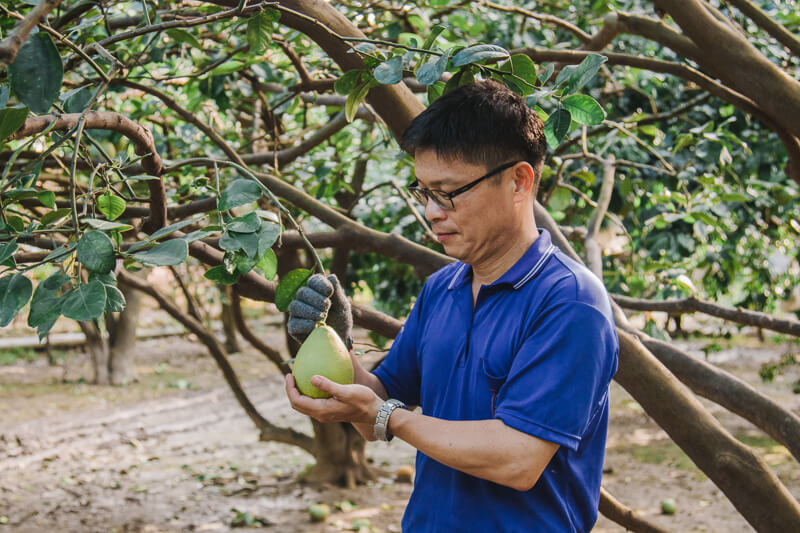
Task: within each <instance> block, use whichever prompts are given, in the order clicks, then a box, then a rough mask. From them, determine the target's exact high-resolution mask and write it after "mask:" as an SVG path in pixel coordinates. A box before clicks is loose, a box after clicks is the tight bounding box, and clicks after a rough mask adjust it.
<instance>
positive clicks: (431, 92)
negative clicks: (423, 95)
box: [428, 81, 445, 105]
mask: <svg viewBox="0 0 800 533" xmlns="http://www.w3.org/2000/svg"><path fill="white" fill-rule="evenodd" d="M444 88H445V84H444V82H441V81H437V82H436V83H434V84H433V85H429V86H428V105H431V104H432V103H434V102H435V101H436V100H438V99H439V97H440V96H442V93H443V92H444Z"/></svg>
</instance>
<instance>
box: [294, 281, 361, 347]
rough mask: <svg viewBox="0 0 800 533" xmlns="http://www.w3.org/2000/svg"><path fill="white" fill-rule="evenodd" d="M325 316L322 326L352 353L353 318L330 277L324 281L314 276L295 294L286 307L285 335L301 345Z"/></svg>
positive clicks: (336, 284)
mask: <svg viewBox="0 0 800 533" xmlns="http://www.w3.org/2000/svg"><path fill="white" fill-rule="evenodd" d="M326 312H327V313H328V317H327V319H326V320H325V322H326V323H327V324H328V325H329V326H330V327H332V328H333V329H334V330H335V331H336V333H338V334H339V336H340V337H341V338H342V340H343V341H344V344H345V346H347V349H348V350H352V349H353V315H352V313H351V312H350V302H349V301H348V300H347V295H346V294H345V293H344V289H343V288H342V286H341V284H340V283H339V279H338V278H337V277H336V276H335V275H334V274H331V275H330V276H328V278H327V279H326V278H325V276H323V275H322V274H314V275H313V276H311V277H310V278H308V283H307V284H306V286H305V287H301V288H300V290H299V291H297V296H295V299H294V301H292V303H290V304H289V321H288V324H287V330H288V331H289V335H291V336H292V337H294V338H295V339H296V340H297V341H298V342H303V341H304V340H305V338H306V337H308V335H309V334H310V333H311V332H312V331H313V330H314V328H315V327H316V325H317V322H320V321H321V320H322V319H323V318H324V317H325V313H326Z"/></svg>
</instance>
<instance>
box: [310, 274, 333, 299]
mask: <svg viewBox="0 0 800 533" xmlns="http://www.w3.org/2000/svg"><path fill="white" fill-rule="evenodd" d="M306 285H307V286H308V287H309V288H310V289H312V290H314V291H316V292H318V293H319V294H321V295H322V296H324V297H325V298H329V297H330V295H331V294H333V285H332V284H331V282H330V281H328V280H327V279H325V276H323V275H322V274H314V275H313V276H311V277H310V278H308V283H306Z"/></svg>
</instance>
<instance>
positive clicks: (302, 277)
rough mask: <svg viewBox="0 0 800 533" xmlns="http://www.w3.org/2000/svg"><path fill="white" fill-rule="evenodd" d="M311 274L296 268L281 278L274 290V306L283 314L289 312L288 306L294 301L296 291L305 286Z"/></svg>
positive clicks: (306, 270) (305, 269)
mask: <svg viewBox="0 0 800 533" xmlns="http://www.w3.org/2000/svg"><path fill="white" fill-rule="evenodd" d="M311 274H312V272H311V271H310V270H308V269H307V268H297V269H295V270H292V271H291V272H289V273H287V274H286V275H285V276H283V277H282V278H281V280H280V282H279V283H278V287H277V288H276V289H275V305H277V306H278V309H280V310H281V311H283V312H284V313H285V312H286V311H288V310H289V304H290V303H292V300H294V296H295V294H297V291H298V290H299V289H300V287H302V286H303V285H305V284H306V281H308V278H310V277H311Z"/></svg>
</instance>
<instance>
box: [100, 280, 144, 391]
mask: <svg viewBox="0 0 800 533" xmlns="http://www.w3.org/2000/svg"><path fill="white" fill-rule="evenodd" d="M133 275H136V274H133ZM119 290H120V291H122V294H123V295H124V296H125V309H124V310H123V311H122V312H121V313H120V314H119V316H117V318H116V320H115V321H114V328H113V331H112V335H111V339H110V345H111V350H110V356H109V361H108V373H109V376H110V378H111V383H112V384H113V385H127V384H128V383H132V382H134V381H136V364H135V361H134V356H135V353H136V325H137V323H138V322H139V310H140V307H141V301H142V295H141V293H140V292H139V291H137V290H135V289H134V288H133V287H131V286H129V285H127V284H126V283H124V282H122V281H120V282H119Z"/></svg>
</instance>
